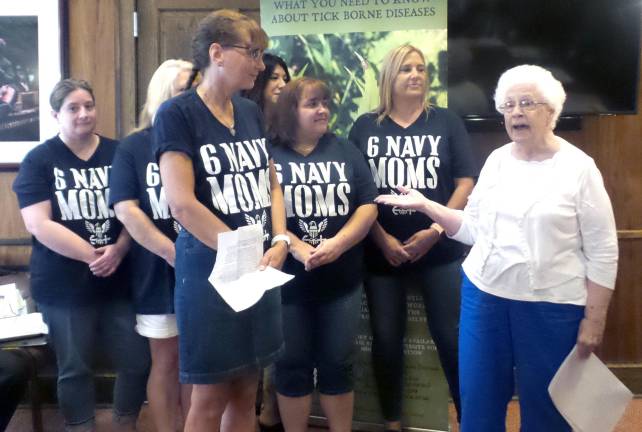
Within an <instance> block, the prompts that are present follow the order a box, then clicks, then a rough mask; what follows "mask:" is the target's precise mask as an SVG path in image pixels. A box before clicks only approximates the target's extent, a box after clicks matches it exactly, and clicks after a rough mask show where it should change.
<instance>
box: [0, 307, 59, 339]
mask: <svg viewBox="0 0 642 432" xmlns="http://www.w3.org/2000/svg"><path fill="white" fill-rule="evenodd" d="M47 333H49V329H48V328H47V324H45V323H44V321H43V320H42V314H40V313H38V312H34V313H30V314H26V315H17V316H14V317H10V318H2V319H0V341H8V340H15V339H23V338H28V337H33V336H40V335H44V334H47Z"/></svg>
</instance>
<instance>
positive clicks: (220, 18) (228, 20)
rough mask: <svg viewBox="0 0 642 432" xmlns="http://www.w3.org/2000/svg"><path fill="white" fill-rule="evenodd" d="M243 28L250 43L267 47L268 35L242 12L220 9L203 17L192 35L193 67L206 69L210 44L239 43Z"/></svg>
mask: <svg viewBox="0 0 642 432" xmlns="http://www.w3.org/2000/svg"><path fill="white" fill-rule="evenodd" d="M244 30H245V31H247V32H248V33H249V35H250V38H251V41H252V44H254V45H256V46H257V47H258V48H262V49H265V48H267V46H268V37H267V34H266V33H265V31H263V29H262V28H261V27H259V25H258V24H257V23H256V21H254V20H253V19H251V18H249V17H247V16H245V15H243V14H242V13H239V12H236V11H233V10H230V9H220V10H217V11H216V12H212V13H211V14H209V15H208V16H206V17H205V18H203V19H202V20H201V21H200V22H199V23H198V27H197V28H196V31H195V32H194V36H193V37H192V57H193V58H194V67H195V68H196V69H198V70H200V71H204V70H205V69H207V67H208V66H209V65H210V45H212V44H213V43H218V44H221V45H234V44H239V43H241V41H240V39H241V35H242V32H243V31H244Z"/></svg>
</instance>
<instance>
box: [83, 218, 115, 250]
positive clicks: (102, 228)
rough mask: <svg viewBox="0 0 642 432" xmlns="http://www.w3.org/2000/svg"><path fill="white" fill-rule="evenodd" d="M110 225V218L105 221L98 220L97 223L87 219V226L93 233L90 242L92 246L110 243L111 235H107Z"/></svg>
mask: <svg viewBox="0 0 642 432" xmlns="http://www.w3.org/2000/svg"><path fill="white" fill-rule="evenodd" d="M110 225H111V224H110V222H109V219H107V220H106V221H105V222H103V223H100V222H96V223H95V224H92V223H91V222H89V221H85V228H87V231H89V232H90V233H91V235H90V236H89V243H91V244H92V246H104V245H106V244H107V243H109V241H110V240H111V237H109V236H108V235H107V231H109V226H110Z"/></svg>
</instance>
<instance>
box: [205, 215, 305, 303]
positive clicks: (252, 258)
mask: <svg viewBox="0 0 642 432" xmlns="http://www.w3.org/2000/svg"><path fill="white" fill-rule="evenodd" d="M262 257H263V227H262V225H260V224H254V225H247V226H244V227H241V228H239V229H237V230H236V231H228V232H224V233H220V234H219V235H218V250H217V253H216V262H215V263H214V268H213V269H212V273H211V274H210V277H209V279H208V280H209V282H210V284H212V286H213V287H214V289H216V291H217V292H218V293H219V295H220V296H221V297H222V298H223V300H225V302H226V303H227V304H228V305H230V307H231V308H232V309H234V311H236V312H240V311H242V310H244V309H247V308H249V307H251V306H252V305H254V304H256V302H258V301H259V300H260V299H261V297H263V294H264V293H265V291H267V290H269V289H272V288H276V287H278V286H281V285H283V284H284V283H286V282H287V281H289V280H290V279H292V278H293V277H294V276H292V275H289V274H287V273H283V272H281V271H279V270H276V269H274V268H271V267H268V268H266V269H265V270H263V271H259V263H260V261H261V258H262Z"/></svg>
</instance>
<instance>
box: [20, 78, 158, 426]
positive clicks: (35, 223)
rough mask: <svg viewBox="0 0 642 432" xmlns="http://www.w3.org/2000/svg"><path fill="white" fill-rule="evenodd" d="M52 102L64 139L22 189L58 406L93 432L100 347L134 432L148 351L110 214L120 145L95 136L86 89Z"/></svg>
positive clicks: (59, 88) (117, 401)
mask: <svg viewBox="0 0 642 432" xmlns="http://www.w3.org/2000/svg"><path fill="white" fill-rule="evenodd" d="M49 100H50V103H51V108H52V109H53V115H54V117H55V118H56V120H57V122H58V125H59V126H60V133H59V134H58V135H57V136H55V137H53V138H51V139H49V140H47V141H45V142H44V143H43V144H40V145H39V146H37V147H36V148H34V149H33V150H32V151H31V152H29V154H27V156H26V157H25V159H24V160H23V161H22V163H21V164H20V171H19V172H18V176H17V177H16V180H15V182H14V184H13V189H14V191H15V192H16V194H17V195H18V202H19V204H20V208H21V213H22V217H23V219H24V222H25V225H26V227H27V230H28V231H29V232H30V233H31V234H32V235H33V237H34V239H33V251H32V254H31V265H30V270H31V291H32V293H33V297H34V299H35V300H36V303H37V304H38V309H39V310H40V312H42V314H43V318H44V320H45V322H46V323H47V325H48V326H49V338H50V340H51V342H52V344H53V348H54V351H55V353H56V363H57V366H58V403H59V405H60V410H61V411H62V413H63V415H64V417H65V422H66V425H67V429H68V430H78V431H88V430H93V427H94V405H95V398H94V370H93V360H94V356H95V354H96V346H101V348H103V349H104V350H106V351H107V353H108V354H110V356H111V358H112V362H113V363H114V366H115V367H116V372H117V375H116V384H115V386H114V414H115V415H114V420H115V424H114V430H134V426H135V423H136V418H137V416H138V412H139V410H140V407H141V405H142V403H143V401H144V400H145V382H146V381H147V372H148V367H149V350H148V347H147V344H146V342H145V339H143V338H142V337H141V336H140V335H138V334H136V332H135V331H134V325H135V323H136V321H135V319H136V318H135V314H134V309H133V307H132V304H131V302H130V300H129V296H130V292H129V283H128V280H127V271H128V270H129V268H128V266H127V261H124V260H123V258H124V257H125V254H126V253H127V251H128V250H129V243H130V238H129V235H128V234H127V231H125V230H123V229H122V226H121V224H120V222H119V221H118V219H116V215H115V214H114V212H113V210H110V209H109V208H108V206H107V200H108V196H109V187H108V182H109V175H110V169H111V162H112V159H113V157H114V152H115V151H116V146H117V144H118V143H117V142H116V141H113V140H110V139H108V138H104V137H102V136H99V135H96V133H95V128H96V106H95V100H94V94H93V91H92V89H91V87H90V86H89V84H88V83H87V82H85V81H79V80H74V79H65V80H62V81H60V82H59V83H58V84H56V86H55V87H54V89H53V91H52V93H51V97H50V99H49ZM99 335H100V336H101V337H102V338H99V337H98V336H99Z"/></svg>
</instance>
